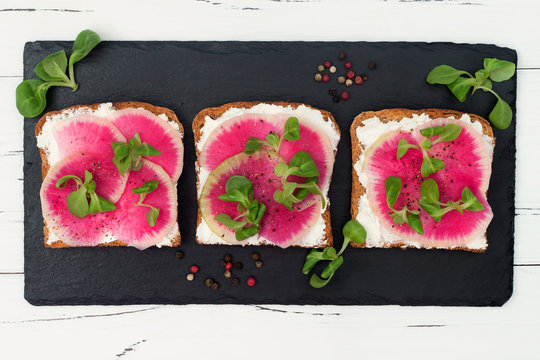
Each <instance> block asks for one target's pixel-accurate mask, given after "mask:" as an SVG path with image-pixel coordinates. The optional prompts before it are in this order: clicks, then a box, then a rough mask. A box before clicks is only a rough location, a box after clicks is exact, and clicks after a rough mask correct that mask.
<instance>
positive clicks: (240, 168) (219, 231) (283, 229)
mask: <svg viewBox="0 0 540 360" xmlns="http://www.w3.org/2000/svg"><path fill="white" fill-rule="evenodd" d="M242 149H243V147H242ZM280 162H283V159H282V158H281V157H279V156H278V155H277V154H276V153H275V152H273V151H266V150H261V151H256V152H255V153H253V154H250V155H248V154H244V153H243V152H241V153H239V154H237V155H234V156H232V157H230V158H228V159H226V160H224V161H223V162H222V163H221V164H220V165H219V166H217V167H216V168H215V169H214V171H212V173H211V174H210V175H209V177H208V180H207V181H206V183H205V184H204V187H203V189H202V192H201V196H200V199H199V207H200V210H201V214H202V217H203V218H204V221H205V222H206V223H207V224H208V227H209V228H210V229H211V230H212V231H213V232H214V233H215V234H216V235H218V236H219V237H220V238H221V239H223V240H224V241H226V242H228V243H231V244H241V243H242V242H239V241H237V240H236V239H235V233H234V231H233V230H231V229H229V228H228V227H226V226H224V225H222V224H221V223H219V222H217V221H216V220H215V218H214V217H215V216H216V215H217V214H220V213H224V214H228V215H230V216H231V217H232V218H235V217H236V216H238V215H239V213H238V211H237V208H236V205H237V204H236V203H232V202H227V201H222V200H219V199H218V196H219V195H221V194H223V193H224V192H225V184H226V183H227V180H228V179H229V178H230V177H231V176H233V175H241V176H245V177H247V178H248V179H249V180H250V181H251V183H252V185H253V198H254V199H258V200H259V201H260V202H262V203H264V204H265V205H266V213H265V214H264V216H263V218H262V221H261V230H260V232H259V234H258V235H259V236H260V237H263V238H265V239H266V240H268V241H269V242H271V243H273V244H275V245H278V246H280V247H282V248H286V247H288V246H290V245H292V244H293V243H295V242H297V241H298V240H300V239H301V238H303V237H304V235H306V234H307V233H308V232H309V230H310V229H311V227H312V226H313V225H314V224H315V223H316V221H317V219H318V217H319V216H320V212H321V201H320V197H319V196H317V197H316V199H319V200H315V201H314V203H313V204H312V205H311V206H309V207H307V208H305V209H303V210H300V209H299V208H296V209H295V211H290V210H288V209H287V208H286V207H285V206H283V205H282V204H278V203H276V202H275V201H274V199H273V194H274V191H276V190H278V189H281V179H280V178H278V177H277V176H276V175H274V166H275V165H276V164H278V163H280ZM305 201H308V199H307V198H306V200H305ZM309 201H313V200H309ZM297 205H302V203H299V204H297Z"/></svg>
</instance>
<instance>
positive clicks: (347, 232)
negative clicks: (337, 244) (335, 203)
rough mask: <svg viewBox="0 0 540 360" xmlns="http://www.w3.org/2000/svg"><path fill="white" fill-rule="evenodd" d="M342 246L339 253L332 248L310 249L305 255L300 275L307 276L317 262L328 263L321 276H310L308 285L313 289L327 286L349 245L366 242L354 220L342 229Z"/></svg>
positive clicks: (364, 235) (363, 233)
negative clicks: (324, 261)
mask: <svg viewBox="0 0 540 360" xmlns="http://www.w3.org/2000/svg"><path fill="white" fill-rule="evenodd" d="M343 237H344V239H343V244H342V245H341V249H340V250H339V252H336V249H335V248H334V247H332V246H330V247H327V248H324V249H323V250H318V249H311V251H310V252H309V253H308V254H307V256H306V260H305V262H304V265H303V266H302V274H304V275H308V274H309V273H310V272H311V270H313V268H314V267H315V265H317V263H318V262H319V261H323V260H326V261H330V263H329V264H328V265H327V266H326V268H325V269H324V270H323V271H322V273H321V276H318V275H317V274H313V275H311V278H310V280H309V284H310V285H311V286H313V287H314V288H321V287H323V286H325V285H326V284H328V283H329V282H330V280H331V279H332V277H333V276H334V273H335V272H336V270H337V269H338V268H339V267H340V266H341V265H342V264H343V256H342V255H341V254H343V252H344V251H345V249H346V248H347V246H348V245H349V243H351V242H353V243H357V244H363V243H364V242H365V241H366V230H365V229H364V227H363V226H362V225H361V224H360V223H359V222H358V221H356V220H349V221H347V223H346V224H345V226H344V227H343Z"/></svg>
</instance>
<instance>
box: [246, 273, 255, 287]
mask: <svg viewBox="0 0 540 360" xmlns="http://www.w3.org/2000/svg"><path fill="white" fill-rule="evenodd" d="M246 283H247V286H249V287H251V286H253V285H255V278H254V277H253V276H250V277H249V278H248V279H247V281H246Z"/></svg>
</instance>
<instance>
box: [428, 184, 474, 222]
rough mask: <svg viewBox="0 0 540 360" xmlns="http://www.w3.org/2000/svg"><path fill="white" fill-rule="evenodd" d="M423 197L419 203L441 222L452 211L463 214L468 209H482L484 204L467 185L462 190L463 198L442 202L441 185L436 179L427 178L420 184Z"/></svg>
mask: <svg viewBox="0 0 540 360" xmlns="http://www.w3.org/2000/svg"><path fill="white" fill-rule="evenodd" d="M420 196H421V199H420V201H419V202H418V205H420V207H421V208H422V209H424V211H425V212H426V213H428V215H429V216H431V217H432V218H433V219H434V220H435V221H437V222H440V221H441V219H442V217H443V216H444V215H445V214H446V213H448V212H450V211H452V210H457V211H459V212H460V213H462V214H463V211H464V210H467V211H482V210H484V206H483V205H482V203H481V202H480V201H478V199H477V198H476V196H474V194H473V193H472V191H471V190H470V189H469V188H467V187H465V188H463V190H462V192H461V199H460V200H458V201H448V202H446V203H442V202H440V200H439V186H438V185H437V182H436V181H435V180H434V179H426V180H424V181H423V182H422V185H420Z"/></svg>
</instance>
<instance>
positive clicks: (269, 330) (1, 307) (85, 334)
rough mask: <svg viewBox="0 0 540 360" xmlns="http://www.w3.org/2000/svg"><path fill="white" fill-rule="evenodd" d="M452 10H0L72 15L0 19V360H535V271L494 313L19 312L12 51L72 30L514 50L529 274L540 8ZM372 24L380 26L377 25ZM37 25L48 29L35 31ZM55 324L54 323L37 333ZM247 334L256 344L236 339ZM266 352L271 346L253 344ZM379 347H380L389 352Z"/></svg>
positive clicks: (520, 269)
mask: <svg viewBox="0 0 540 360" xmlns="http://www.w3.org/2000/svg"><path fill="white" fill-rule="evenodd" d="M214 3H218V4H217V5H214ZM465 3H468V1H399V0H388V1H379V0H366V1H362V2H358V1H355V0H344V1H340V2H335V1H331V0H323V1H305V2H304V1H294V2H288V1H267V0H215V1H196V0H188V1H184V2H172V1H171V2H169V3H161V4H160V6H148V3H147V2H141V1H130V2H129V3H128V2H127V1H118V2H110V1H105V0H96V1H92V2H78V3H77V2H73V1H71V0H55V1H53V0H47V1H44V0H4V1H2V4H1V5H0V9H21V8H30V9H47V8H49V9H72V10H80V11H81V12H78V11H74V12H67V11H44V10H37V11H0V33H1V34H9V36H7V35H6V36H5V37H4V38H3V41H2V42H0V52H1V53H2V59H0V65H2V66H1V67H0V105H2V106H0V118H1V119H2V132H1V133H0V166H1V168H2V171H3V173H4V174H5V175H4V176H3V177H2V180H0V181H1V184H2V186H0V197H1V199H2V201H0V223H1V224H2V245H3V248H2V251H1V252H0V288H1V289H2V291H1V292H0V336H1V337H2V340H3V341H2V344H3V346H2V348H0V357H2V358H11V359H14V358H21V359H26V358H40V359H48V358H55V359H72V358H73V354H77V357H78V358H79V359H149V358H157V357H158V356H159V357H161V358H174V357H178V355H179V354H180V352H181V354H182V357H186V358H189V357H190V356H191V358H197V359H204V358H208V357H210V356H214V357H217V356H222V355H223V351H224V349H232V347H233V346H234V348H235V350H236V352H237V355H236V356H235V357H236V358H240V359H242V358H253V354H257V355H256V356H257V357H258V358H263V359H264V358H270V357H275V356H277V355H281V356H283V353H286V354H288V356H292V355H296V356H304V357H306V356H309V355H311V356H312V357H313V358H339V357H343V358H350V357H352V356H354V357H360V356H363V357H371V358H389V357H393V358H396V357H399V358H410V357H413V356H414V358H415V359H422V358H425V359H433V358H437V359H455V358H458V357H459V358H490V359H518V358H521V359H525V358H531V357H534V356H537V355H538V348H537V338H538V334H539V332H540V310H539V307H538V303H539V302H540V292H539V289H540V288H539V287H538V284H539V283H540V266H516V268H515V291H514V295H513V297H512V298H511V300H510V301H509V302H508V303H507V304H506V305H505V306H504V307H502V308H496V309H494V308H474V309H471V308H436V307H424V308H410V307H397V306H386V307H301V306H292V307H285V306H271V307H250V306H220V307H215V306H181V307H178V306H163V307H158V308H152V306H126V307H113V306H111V307H97V306H88V307H40V308H36V307H33V306H31V305H29V304H28V303H26V302H25V301H24V299H23V275H22V271H23V257H22V246H23V245H22V242H23V240H22V239H23V224H22V218H23V207H22V166H23V160H22V124H21V122H22V117H21V116H20V115H19V114H18V113H17V111H16V109H15V106H14V103H15V99H14V88H15V86H16V85H17V83H18V82H19V81H20V80H21V78H22V77H21V74H22V49H23V46H24V43H25V42H26V41H33V40H37V39H51V40H55V39H66V40H68V39H73V38H74V36H75V35H76V34H77V33H78V32H79V31H80V30H81V29H82V28H84V27H89V28H92V29H94V30H96V31H98V32H99V33H100V35H102V37H103V38H104V39H107V40H156V39H162V40H167V39H168V40H231V39H237V40H389V41H391V40H414V41H456V42H473V43H474V42H491V43H495V44H497V45H501V46H509V47H513V48H516V49H517V50H518V53H519V57H520V60H519V68H520V69H522V70H521V71H518V77H519V81H518V103H517V117H518V124H517V139H518V141H517V185H516V208H517V209H516V210H517V215H516V248H515V263H516V264H536V265H540V242H539V241H538V234H540V191H538V190H537V179H538V178H540V167H539V166H538V164H539V163H540V152H538V151H536V144H537V142H538V140H537V136H538V134H539V133H540V122H539V121H538V117H537V103H538V99H539V98H540V86H539V85H538V84H540V45H539V43H538V41H537V39H536V37H535V36H534V34H538V33H539V30H540V3H538V2H537V1H535V0H518V1H505V0H491V1H488V0H472V1H470V3H471V4H465ZM244 7H251V8H257V9H256V10H251V9H243V8H244ZM83 10H86V11H85V12H83ZM359 14H360V15H359ZM362 14H364V15H366V14H367V15H368V16H363V15H362ZM441 14H444V17H445V18H447V19H449V18H454V19H460V20H459V26H451V25H450V24H448V23H445V22H442V21H441ZM381 16H384V18H385V21H380V18H381ZM278 17H279V19H280V20H279V26H276V19H277V18H278ZM323 18H324V23H321V19H323ZM359 20H360V21H359ZM45 23H46V24H49V25H48V26H40V27H38V24H45ZM112 24H114V26H113V25H112ZM141 24H144V26H141ZM322 24H324V27H322V26H321V25H322ZM14 29H16V31H14ZM246 29H248V31H247V30H246ZM276 310H277V311H276ZM320 314H323V315H320ZM325 314H326V315H325ZM336 314H339V315H336ZM92 315H97V316H92ZM55 318H62V319H63V318H65V319H64V320H51V321H41V319H55ZM67 318H73V319H67ZM231 319H234V320H235V321H231ZM24 320H30V321H29V322H22V321H24ZM254 324H257V331H245V330H246V329H251V328H253V325H254ZM231 332H238V333H242V334H243V336H242V340H241V341H240V343H235V345H232V343H231V340H230V337H227V336H224V334H228V333H229V334H230V333H231ZM321 334H324V337H325V341H327V342H331V343H334V344H339V345H336V346H316V347H314V346H313V344H314V343H313V339H314V338H319V337H320V336H321ZM59 338H61V339H63V341H62V346H58V342H57V339H59ZM269 338H272V339H273V340H272V341H271V342H269V341H266V340H267V339H269ZM388 339H392V342H391V344H392V346H389V342H388ZM448 339H452V340H451V343H450V342H449V341H448ZM29 344H32V346H29ZM89 344H99V346H94V345H89ZM275 344H279V346H275ZM455 344H459V346H455ZM237 345H238V346H237ZM130 348H131V349H132V350H128V349H130ZM237 349H238V350H237Z"/></svg>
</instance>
